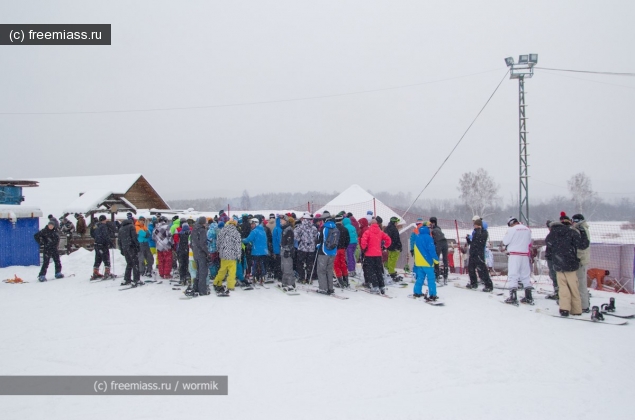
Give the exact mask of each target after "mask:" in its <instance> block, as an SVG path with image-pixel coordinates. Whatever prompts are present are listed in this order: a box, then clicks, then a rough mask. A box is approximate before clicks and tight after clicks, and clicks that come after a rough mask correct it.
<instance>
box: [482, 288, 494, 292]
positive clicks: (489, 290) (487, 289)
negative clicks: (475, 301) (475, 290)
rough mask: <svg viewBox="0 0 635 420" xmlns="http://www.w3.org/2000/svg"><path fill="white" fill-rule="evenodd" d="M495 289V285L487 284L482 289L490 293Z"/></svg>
mask: <svg viewBox="0 0 635 420" xmlns="http://www.w3.org/2000/svg"><path fill="white" fill-rule="evenodd" d="M493 290H494V287H493V286H485V287H483V290H482V291H483V292H485V293H490V292H492V291H493Z"/></svg>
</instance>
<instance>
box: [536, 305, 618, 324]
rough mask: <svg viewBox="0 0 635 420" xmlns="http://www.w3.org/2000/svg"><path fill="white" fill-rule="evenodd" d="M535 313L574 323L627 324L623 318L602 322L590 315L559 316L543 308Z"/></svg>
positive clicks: (606, 319) (607, 319) (608, 319)
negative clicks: (569, 320) (570, 320)
mask: <svg viewBox="0 0 635 420" xmlns="http://www.w3.org/2000/svg"><path fill="white" fill-rule="evenodd" d="M536 312H537V313H539V314H543V315H547V316H552V317H554V318H562V319H572V320H574V321H586V322H593V323H595V324H609V325H625V324H628V321H627V320H625V319H623V318H616V317H612V318H604V320H601V321H597V320H593V319H591V315H590V314H582V315H577V316H576V315H569V316H561V315H560V313H558V312H552V311H550V310H549V309H543V308H537V309H536Z"/></svg>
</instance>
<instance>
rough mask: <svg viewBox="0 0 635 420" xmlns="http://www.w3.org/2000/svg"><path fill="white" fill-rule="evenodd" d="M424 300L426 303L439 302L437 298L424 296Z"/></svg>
mask: <svg viewBox="0 0 635 420" xmlns="http://www.w3.org/2000/svg"><path fill="white" fill-rule="evenodd" d="M424 299H425V300H426V302H436V301H437V300H439V296H426V297H424Z"/></svg>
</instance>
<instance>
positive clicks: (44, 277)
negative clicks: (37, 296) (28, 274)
mask: <svg viewBox="0 0 635 420" xmlns="http://www.w3.org/2000/svg"><path fill="white" fill-rule="evenodd" d="M37 280H38V281H40V282H44V281H46V276H38V277H37Z"/></svg>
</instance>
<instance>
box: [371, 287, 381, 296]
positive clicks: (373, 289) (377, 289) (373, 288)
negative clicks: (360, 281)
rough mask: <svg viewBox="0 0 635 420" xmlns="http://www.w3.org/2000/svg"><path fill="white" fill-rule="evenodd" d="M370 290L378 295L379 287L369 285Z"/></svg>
mask: <svg viewBox="0 0 635 420" xmlns="http://www.w3.org/2000/svg"><path fill="white" fill-rule="evenodd" d="M370 292H371V293H372V294H374V295H378V294H379V287H377V286H373V287H371V289H370Z"/></svg>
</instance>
